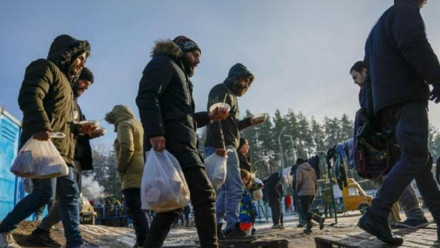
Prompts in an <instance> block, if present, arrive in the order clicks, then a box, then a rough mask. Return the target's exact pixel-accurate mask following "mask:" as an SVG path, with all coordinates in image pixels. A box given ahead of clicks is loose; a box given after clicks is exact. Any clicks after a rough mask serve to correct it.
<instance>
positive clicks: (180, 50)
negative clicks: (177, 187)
mask: <svg viewBox="0 0 440 248" xmlns="http://www.w3.org/2000/svg"><path fill="white" fill-rule="evenodd" d="M200 54H201V50H200V48H199V46H198V45H197V44H196V43H195V42H194V41H193V40H191V39H189V38H187V37H185V36H178V37H176V38H175V39H174V40H172V41H171V40H165V41H159V42H157V43H156V45H155V47H154V48H153V52H152V59H151V61H150V62H149V63H148V64H147V66H146V67H145V69H144V72H143V76H142V79H141V81H140V84H139V91H138V96H137V98H136V103H137V106H138V108H139V113H140V117H141V122H142V125H143V127H144V149H145V150H149V149H150V148H153V149H154V150H155V151H158V152H161V151H163V150H164V149H165V148H166V149H167V150H168V151H169V152H170V153H171V154H173V155H174V156H175V157H176V158H177V160H178V161H179V163H180V166H181V167H182V170H183V174H184V175H185V179H186V182H187V183H188V187H189V190H190V193H191V201H192V205H193V207H194V215H195V222H196V227H197V232H198V235H199V239H200V245H201V247H218V242H217V232H216V227H215V222H216V219H215V192H214V189H213V187H212V186H211V183H210V182H209V179H208V177H207V175H206V173H205V169H204V165H203V162H202V159H201V157H200V154H199V152H198V149H197V143H198V141H197V134H196V129H197V127H201V126H204V125H206V124H207V123H208V122H209V121H218V120H221V119H224V118H226V116H227V112H226V110H225V109H218V108H217V109H215V110H214V111H213V112H210V113H208V112H198V113H195V112H194V109H195V104H194V100H193V96H192V90H193V84H192V82H191V81H190V80H189V78H190V77H191V76H193V74H194V71H195V68H196V66H197V65H198V64H199V63H200ZM181 211H182V210H181V209H176V210H172V211H169V212H163V213H157V214H156V216H155V217H154V219H153V222H152V223H151V226H150V230H149V232H148V235H147V238H146V240H145V243H144V247H146V248H152V247H161V246H162V243H163V241H164V240H165V238H166V236H167V234H168V232H169V231H170V227H171V225H172V224H173V222H174V220H175V219H176V218H178V217H179V215H180V213H181Z"/></svg>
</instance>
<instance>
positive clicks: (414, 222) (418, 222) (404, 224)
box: [395, 218, 429, 229]
mask: <svg viewBox="0 0 440 248" xmlns="http://www.w3.org/2000/svg"><path fill="white" fill-rule="evenodd" d="M427 225H429V221H428V220H427V219H426V218H423V219H406V220H405V221H399V222H397V223H396V224H395V226H396V227H400V228H409V229H419V228H422V227H426V226H427Z"/></svg>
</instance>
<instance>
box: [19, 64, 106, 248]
mask: <svg viewBox="0 0 440 248" xmlns="http://www.w3.org/2000/svg"><path fill="white" fill-rule="evenodd" d="M93 82H94V77H93V73H92V72H91V71H90V70H89V69H88V68H87V67H84V68H83V69H82V71H81V74H80V75H79V77H78V80H77V81H76V82H75V83H74V84H73V87H72V90H73V96H74V101H75V105H74V119H75V122H80V121H84V120H86V117H85V116H84V114H83V112H82V110H81V108H80V106H79V105H78V98H79V97H80V96H81V95H82V94H83V93H84V92H85V91H86V90H87V89H88V88H89V86H90V85H92V84H93ZM74 133H75V132H74ZM102 135H104V133H103V132H102V129H100V130H95V131H94V132H93V133H92V135H88V134H84V135H80V134H78V133H76V134H75V140H76V145H75V155H74V162H75V167H74V176H75V180H76V183H77V185H78V189H79V191H81V185H82V183H81V174H82V173H81V172H82V171H83V170H93V159H92V148H91V146H90V139H92V138H96V137H99V136H102ZM52 183H53V184H54V185H55V186H56V178H53V179H52ZM55 186H54V187H55ZM60 220H61V217H60V201H58V200H56V201H55V203H54V205H53V206H52V207H51V209H50V210H49V213H48V214H47V216H46V217H44V219H43V220H42V221H41V223H40V225H38V227H37V228H36V229H35V230H34V231H33V232H32V233H31V235H29V236H28V238H27V241H29V242H31V243H32V244H34V245H42V246H48V247H61V244H60V243H58V242H57V241H56V240H54V239H52V237H51V236H50V230H51V228H52V226H53V225H55V224H56V223H58V222H59V221H60Z"/></svg>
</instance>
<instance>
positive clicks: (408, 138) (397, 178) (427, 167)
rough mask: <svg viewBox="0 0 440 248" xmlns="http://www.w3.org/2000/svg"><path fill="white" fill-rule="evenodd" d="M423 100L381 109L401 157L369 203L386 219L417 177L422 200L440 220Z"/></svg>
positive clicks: (439, 204)
mask: <svg viewBox="0 0 440 248" xmlns="http://www.w3.org/2000/svg"><path fill="white" fill-rule="evenodd" d="M425 106H426V104H425V103H423V102H409V103H405V104H402V105H396V106H391V107H388V108H386V109H384V110H383V111H382V112H381V118H382V122H383V126H384V128H386V129H389V130H391V131H393V134H394V136H395V139H396V141H397V143H398V144H399V146H400V149H401V153H402V154H401V157H400V160H399V161H398V162H397V163H396V164H395V165H394V167H393V169H392V170H391V171H390V173H389V174H388V176H387V177H386V178H385V180H384V182H383V184H382V188H381V189H380V191H379V192H378V193H377V194H376V198H375V199H374V200H373V203H372V206H371V207H370V208H369V209H368V211H371V212H372V213H373V214H377V215H379V216H381V217H383V218H388V215H389V212H390V209H391V206H392V204H393V203H394V202H396V201H398V200H399V197H400V195H401V194H402V192H403V191H404V189H405V188H406V187H407V186H408V185H409V184H410V183H411V181H412V180H413V179H415V180H416V183H417V186H418V188H419V191H420V194H421V195H422V197H423V201H424V202H425V204H426V206H427V207H428V209H429V211H430V212H431V214H432V216H433V217H434V219H435V220H436V221H437V222H439V221H440V191H439V189H438V187H437V184H436V182H435V180H434V176H433V175H432V173H431V167H432V165H431V164H428V163H427V162H428V156H429V152H428V112H427V109H426V107H425Z"/></svg>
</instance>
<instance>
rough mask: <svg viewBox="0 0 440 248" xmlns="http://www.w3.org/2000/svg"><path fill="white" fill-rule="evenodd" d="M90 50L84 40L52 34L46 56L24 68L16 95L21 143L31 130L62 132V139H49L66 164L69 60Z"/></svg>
mask: <svg viewBox="0 0 440 248" xmlns="http://www.w3.org/2000/svg"><path fill="white" fill-rule="evenodd" d="M86 51H90V45H89V43H88V42H87V41H79V40H76V39H74V38H72V37H70V36H68V35H61V36H58V37H57V38H55V40H54V41H53V42H52V45H51V46H50V51H49V54H48V57H47V59H38V60H36V61H34V62H32V63H31V64H30V65H29V66H28V67H27V68H26V72H25V75H24V80H23V83H22V85H21V88H20V93H19V96H18V104H19V106H20V109H21V110H22V111H23V123H22V128H23V133H22V136H21V144H22V145H23V144H24V143H25V142H26V141H27V140H28V139H29V138H31V137H32V135H34V134H35V133H38V132H43V131H51V132H55V131H58V132H62V133H64V134H65V135H66V137H65V138H63V139H52V142H53V143H54V145H55V147H56V148H57V149H58V151H59V152H60V154H61V156H62V157H63V159H64V160H65V161H66V163H67V164H68V165H69V166H73V165H74V162H73V156H74V149H75V141H74V137H73V134H72V131H71V130H72V126H73V111H74V110H73V108H74V102H73V93H72V84H71V83H72V80H74V78H72V77H69V75H70V70H71V66H72V62H73V61H74V60H75V59H76V58H77V57H78V56H79V55H80V54H82V53H84V52H86Z"/></svg>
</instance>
